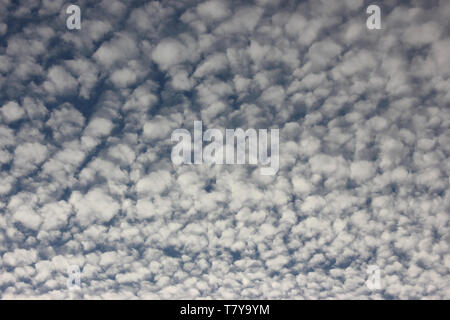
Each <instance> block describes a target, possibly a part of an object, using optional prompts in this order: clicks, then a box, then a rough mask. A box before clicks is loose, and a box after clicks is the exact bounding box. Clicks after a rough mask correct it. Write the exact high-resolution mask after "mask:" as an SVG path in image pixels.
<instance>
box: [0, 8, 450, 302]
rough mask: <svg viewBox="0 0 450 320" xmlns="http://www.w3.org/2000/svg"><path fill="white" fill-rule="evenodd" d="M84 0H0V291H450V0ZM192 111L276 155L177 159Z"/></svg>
mask: <svg viewBox="0 0 450 320" xmlns="http://www.w3.org/2000/svg"><path fill="white" fill-rule="evenodd" d="M80 7H81V11H82V22H81V23H82V29H81V30H80V31H76V30H72V31H68V30H67V29H66V28H65V24H64V23H61V22H62V21H63V22H64V19H65V18H66V14H65V11H64V9H65V5H64V3H62V2H61V1H57V2H52V1H29V2H27V3H26V4H20V5H7V4H0V21H3V23H0V35H1V36H2V40H1V41H0V47H1V48H2V50H0V86H1V87H2V90H1V91H0V106H1V108H0V122H1V123H0V166H1V172H0V180H1V182H2V183H1V185H0V212H1V214H0V257H1V259H0V297H1V298H2V299H19V298H26V299H29V298H47V299H66V298H74V297H76V298H80V299H94V298H100V299H106V298H115V299H120V298H122V299H132V298H141V299H143V298H145V299H191V298H192V299H200V298H201V299H227V298H228V299H234V298H236V299H448V298H449V297H450V296H449V290H448V289H449V287H450V282H449V280H448V274H449V271H450V253H449V247H448V243H449V236H448V234H449V224H448V214H447V212H449V210H450V206H449V203H450V201H449V197H450V194H449V191H448V190H450V188H449V172H450V166H449V164H448V157H449V153H450V133H449V124H450V119H449V116H448V107H447V106H448V102H449V101H450V94H449V92H450V90H449V79H448V78H449V72H450V61H449V58H448V57H449V55H448V51H449V48H450V41H449V32H448V30H449V28H448V12H449V8H450V6H449V4H448V3H446V2H445V1H441V2H433V3H427V4H426V5H425V4H423V3H421V2H420V1H413V2H412V3H411V4H406V3H404V2H402V1H390V2H386V3H382V4H380V7H381V10H382V29H381V30H368V29H367V28H366V26H365V17H366V13H365V9H366V5H365V4H364V2H363V1H361V0H348V1H344V2H339V3H338V2H336V3H334V2H333V3H331V2H324V1H301V2H295V1H265V0H257V1H254V2H245V1H237V2H233V3H232V5H231V2H230V3H228V2H225V1H215V0H212V1H211V0H205V1H203V0H201V1H196V2H189V1H188V2H184V3H182V2H177V1H164V2H151V3H140V2H137V3H133V4H130V3H127V2H121V1H117V0H115V1H101V2H99V3H98V4H97V5H95V6H93V7H89V8H87V7H86V8H85V7H84V6H83V4H82V3H81V4H80ZM87 9H89V10H87ZM196 120H201V121H202V122H203V125H204V130H206V129H213V128H218V129H227V128H228V129H236V128H242V129H244V130H246V129H249V128H254V129H279V130H280V141H279V150H280V163H279V165H280V166H279V171H278V172H277V174H276V175H274V176H262V175H260V172H259V168H258V167H257V166H255V165H207V164H204V165H196V164H186V165H174V164H173V163H172V162H171V157H170V154H171V149H172V147H173V146H174V143H173V142H172V141H171V139H170V137H171V133H172V132H173V130H175V129H180V128H184V129H186V130H188V131H189V132H192V127H193V123H194V121H196ZM189 143H190V142H189ZM70 265H77V266H78V267H79V268H80V271H81V279H82V280H81V281H82V288H81V290H78V291H76V292H74V291H69V290H68V289H67V286H66V281H67V277H68V274H67V268H68V267H69V266H70ZM368 265H377V266H379V267H380V271H381V282H382V288H381V289H380V290H370V289H369V288H368V287H367V286H366V285H365V282H366V280H367V276H368V275H367V273H366V269H367V266H368Z"/></svg>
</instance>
